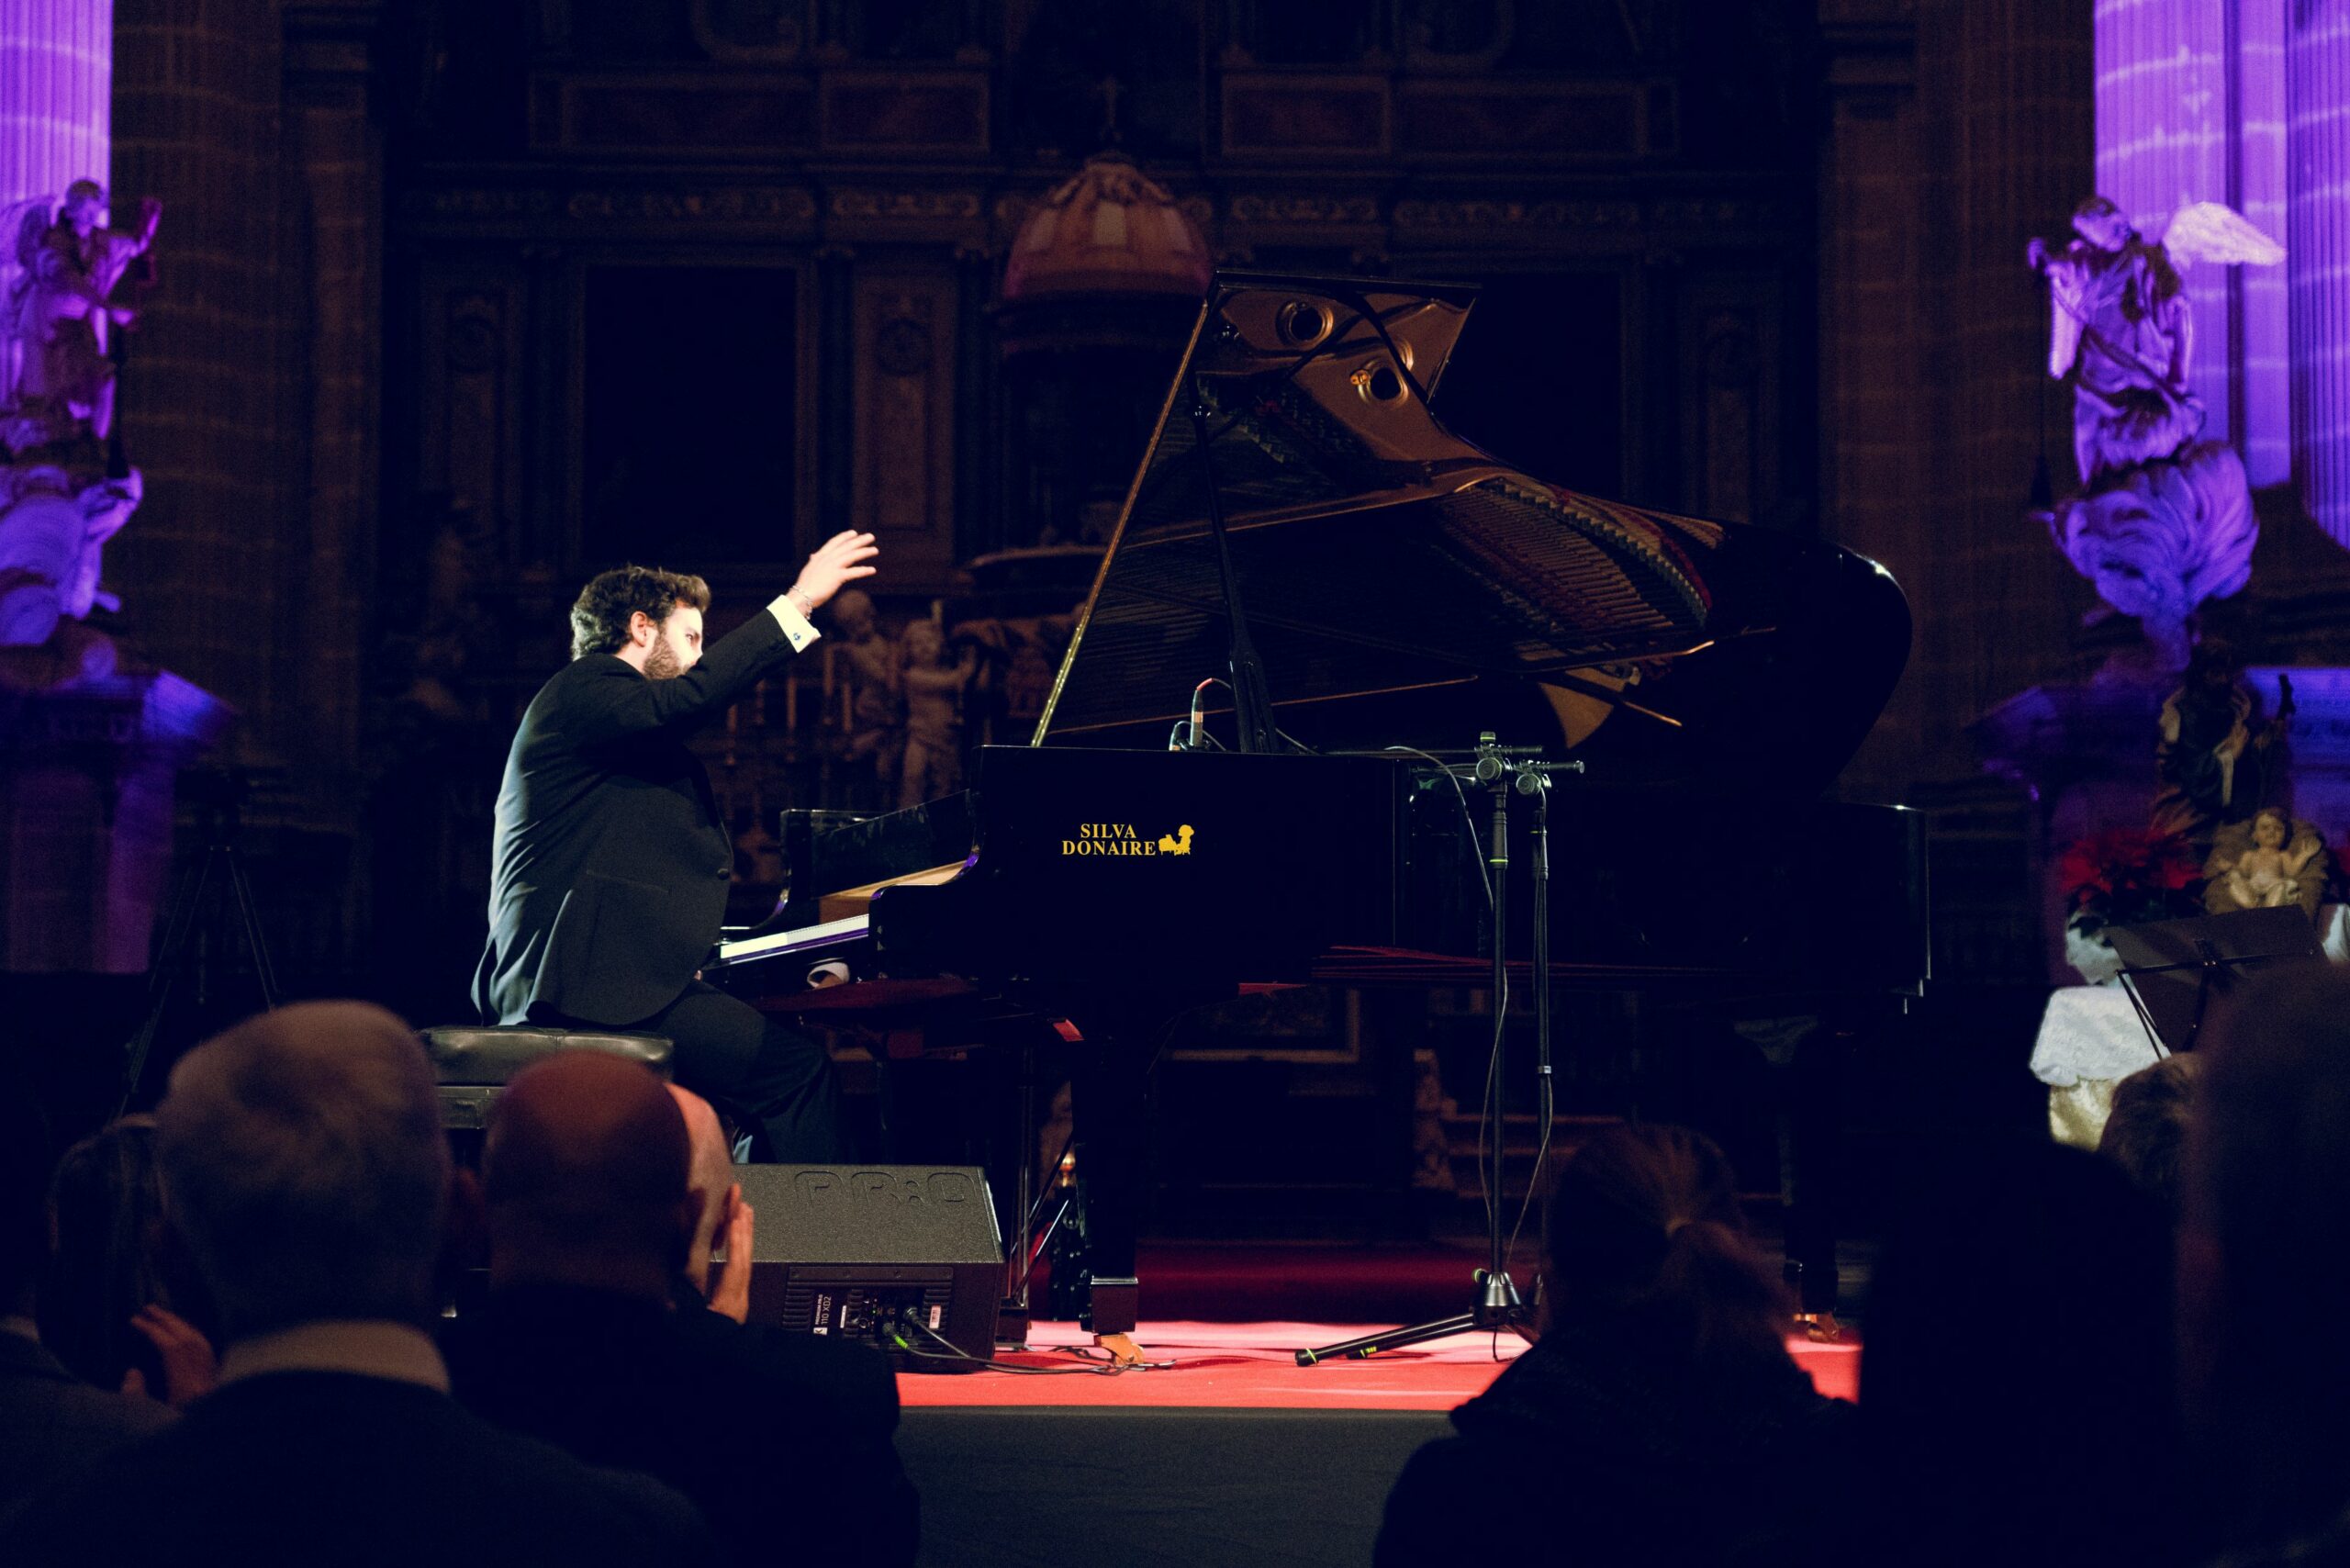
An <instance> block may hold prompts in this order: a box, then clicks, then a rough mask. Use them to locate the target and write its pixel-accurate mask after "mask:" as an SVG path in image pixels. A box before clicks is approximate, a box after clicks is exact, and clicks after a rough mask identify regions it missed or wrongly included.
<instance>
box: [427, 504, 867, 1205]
mask: <svg viewBox="0 0 2350 1568" xmlns="http://www.w3.org/2000/svg"><path fill="white" fill-rule="evenodd" d="M874 554H876V551H875V549H874V545H873V536H872V535H871V534H869V533H853V532H852V533H840V534H835V535H834V537H833V538H832V539H831V540H829V541H827V542H826V543H824V545H823V546H822V548H820V549H819V550H817V552H816V553H815V554H813V555H811V556H810V557H809V558H808V564H807V566H804V567H803V568H801V570H800V577H799V580H798V581H797V582H795V583H794V584H793V585H792V587H791V588H789V590H788V591H787V592H784V593H782V594H779V595H778V596H777V597H776V599H774V600H773V601H772V602H771V603H770V604H768V605H767V608H766V609H765V610H761V611H760V612H759V613H758V614H756V615H754V616H752V617H751V618H750V619H749V620H748V621H746V622H744V623H743V624H742V625H740V626H738V627H736V628H735V629H734V630H733V631H732V632H730V633H727V634H726V635H725V636H723V637H721V638H720V639H719V640H718V641H717V642H715V643H713V644H711V645H710V647H709V649H708V650H707V652H705V651H704V649H703V647H702V612H703V611H704V610H707V609H709V608H710V587H709V585H708V584H707V583H704V582H703V581H702V580H701V579H700V578H699V577H682V576H679V575H677V574H676V573H673V572H658V571H650V570H647V569H646V568H644V567H642V566H622V567H621V568H619V569H618V570H615V571H610V572H606V573H604V574H603V575H602V576H600V577H597V578H596V579H595V580H594V581H592V582H590V583H589V584H588V586H587V588H585V589H584V590H582V591H581V593H580V595H579V601H578V602H577V603H576V604H575V605H573V606H572V610H571V627H572V639H571V663H570V664H569V665H568V666H565V668H563V669H562V670H559V671H557V672H556V674H555V675H554V678H552V679H550V680H549V681H548V682H547V683H546V685H545V686H543V687H542V688H541V689H540V690H539V694H538V695H537V696H536V697H534V698H532V700H531V706H530V708H529V710H528V711H526V712H524V714H523V715H522V724H521V728H520V730H518V731H517V732H516V734H515V736H514V745H513V749H512V751H511V752H509V754H508V756H507V759H506V780H505V783H504V785H503V786H502V787H501V788H500V789H499V790H498V829H497V838H496V844H495V848H494V856H495V866H494V870H493V875H492V880H491V884H490V894H489V946H488V950H487V951H486V952H485V953H484V954H483V955H482V961H481V968H480V969H479V970H478V971H477V972H476V975H475V977H474V1002H475V1005H476V1006H477V1007H478V1008H479V1009H480V1011H481V1014H482V1017H483V1018H484V1019H485V1020H486V1021H488V1022H491V1023H497V1024H554V1025H590V1026H594V1027H599V1028H617V1029H626V1030H632V1031H637V1032H641V1033H644V1034H653V1035H665V1036H668V1037H669V1039H670V1040H671V1041H672V1042H674V1043H675V1046H676V1052H677V1054H676V1062H677V1077H678V1080H679V1081H682V1082H684V1083H686V1084H688V1086H690V1087H692V1088H695V1089H698V1090H699V1091H700V1092H703V1093H705V1094H707V1095H709V1096H711V1098H713V1099H716V1100H720V1101H722V1102H725V1103H728V1104H729V1105H730V1106H731V1107H732V1108H733V1109H734V1110H735V1111H736V1112H737V1113H738V1114H739V1115H741V1116H742V1117H744V1118H746V1119H748V1120H749V1121H751V1122H753V1123H755V1125H756V1126H758V1127H759V1128H760V1129H761V1130H762V1131H763V1132H764V1134H765V1136H766V1138H767V1144H768V1152H769V1154H770V1156H771V1157H772V1158H775V1159H789V1160H806V1161H809V1162H811V1163H822V1162H824V1161H828V1160H834V1159H846V1158H849V1155H850V1151H849V1150H848V1148H846V1146H845V1142H844V1140H843V1137H842V1131H841V1126H840V1108H839V1089H838V1086H837V1084H836V1083H835V1081H834V1075H833V1071H832V1063H831V1062H830V1060H829V1059H828V1058H826V1057H825V1055H824V1053H823V1049H822V1047H820V1046H819V1045H817V1044H816V1043H815V1042H814V1041H812V1040H811V1039H809V1038H807V1037H806V1036H801V1035H798V1034H795V1033H793V1032H792V1031H791V1030H789V1029H787V1028H785V1027H784V1026H783V1025H779V1024H777V1023H775V1022H773V1021H771V1020H769V1019H767V1018H766V1017H765V1016H763V1015H762V1014H759V1013H758V1012H757V1011H756V1010H755V1009H754V1008H753V1007H751V1006H750V1005H749V1004H747V1003H745V1002H740V1001H737V1000H736V999H734V998H733V997H730V996H727V995H726V994H724V993H723V992H722V991H718V990H717V989H716V988H714V987H712V986H710V985H707V984H704V983H703V982H702V981H701V980H699V979H697V978H696V974H695V969H696V966H697V965H699V963H700V962H701V960H702V959H703V958H705V957H706V956H707V955H708V954H709V952H710V950H711V946H712V945H713V944H714V943H716V941H717V940H718V931H719V924H720V922H721V920H722V917H723V916H724V914H725V913H726V884H727V881H728V879H729V878H730V877H731V876H732V875H733V867H734V842H733V835H732V834H729V833H728V832H727V831H726V826H725V824H724V823H722V822H720V821H719V818H718V808H717V802H716V799H715V797H713V796H712V795H711V788H710V777H709V774H708V773H707V772H706V771H705V770H704V768H703V767H702V765H701V762H700V759H699V758H698V757H696V756H694V754H693V752H692V750H691V748H690V747H688V745H687V738H688V736H689V735H690V734H692V732H693V731H694V730H695V729H697V728H699V726H700V725H702V724H704V723H707V722H709V721H711V719H714V718H715V717H717V716H718V715H719V714H721V713H722V712H724V711H726V710H727V709H728V708H729V707H731V706H733V703H734V702H736V701H737V700H740V699H741V698H742V697H744V695H746V694H747V693H748V692H749V691H750V689H751V688H752V687H753V685H754V684H755V683H756V682H757V680H758V679H759V678H760V677H761V676H763V675H765V674H766V673H767V671H768V670H769V669H771V668H773V667H774V666H776V665H777V664H778V663H779V662H780V661H781V660H783V659H785V658H788V657H789V656H790V655H792V654H794V653H796V652H798V651H799V650H800V649H802V648H805V647H807V646H808V644H811V643H812V642H814V641H815V640H816V636H817V633H816V629H815V628H814V627H813V626H812V625H811V624H810V623H809V620H808V618H809V616H811V615H812V614H813V613H815V611H816V610H817V608H818V607H819V606H821V605H822V604H823V603H824V602H825V601H826V600H827V599H831V598H832V597H833V595H834V594H835V593H837V592H839V591H840V589H841V587H842V585H844V584H845V583H848V582H851V581H854V580H855V579H856V578H858V577H870V576H872V574H873V570H874V568H873V567H872V566H868V565H867V564H866V563H867V562H869V561H870V560H871V559H872V558H873V556H874Z"/></svg>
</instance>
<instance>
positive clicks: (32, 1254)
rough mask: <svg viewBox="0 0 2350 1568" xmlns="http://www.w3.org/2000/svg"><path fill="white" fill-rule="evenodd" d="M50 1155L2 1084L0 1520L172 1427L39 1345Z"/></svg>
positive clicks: (29, 1107)
mask: <svg viewBox="0 0 2350 1568" xmlns="http://www.w3.org/2000/svg"><path fill="white" fill-rule="evenodd" d="M49 1157H50V1139H49V1128H48V1126H47V1125H46V1124H45V1122H44V1121H43V1120H42V1118H41V1115H40V1114H39V1110H38V1109H37V1108H36V1105H35V1102H34V1100H33V1097H32V1095H31V1093H30V1092H28V1090H26V1089H25V1087H24V1086H23V1085H21V1084H18V1083H15V1082H7V1081H0V1519H5V1518H6V1516H7V1515H8V1514H9V1513H10V1512H11V1511H12V1510H14V1509H15V1508H16V1507H17V1505H19V1504H21V1503H23V1502H24V1501H25V1500H26V1499H27V1498H29V1497H32V1496H35V1495H39V1494H40V1493H42V1492H45V1491H47V1490H48V1489H49V1488H50V1486H51V1485H53V1484H55V1483H56V1482H57V1481H58V1480H59V1479H60V1478H61V1477H62V1476H63V1475H65V1474H67V1473H70V1472H71V1471H73V1469H75V1468H77V1467H79V1466H81V1465H84V1464H86V1463H88V1462H90V1461H92V1460H94V1459H96V1458H97V1457H98V1456H100V1455H101V1454H105V1453H107V1452H110V1451H112V1450H116V1449H118V1448H121V1447H123V1446H125V1445H126V1444H128V1443H129V1442H132V1441H133V1440H135V1439H139V1438H140V1437H144V1436H145V1435H147V1434H148V1433H150V1432H152V1431H155V1430H157V1429H158V1428H162V1427H163V1426H165V1425H166V1424H168V1423H169V1422H170V1420H171V1418H172V1413H171V1411H170V1410H169V1409H168V1408H166V1407H165V1406H162V1405H159V1404H157V1403H155V1402H154V1401H153V1400H151V1399H148V1398H146V1397H144V1396H143V1395H128V1394H117V1393H115V1392H114V1391H113V1390H112V1389H111V1388H94V1387H92V1386H91V1385H90V1384H89V1383H85V1382H84V1381H83V1380H82V1379H80V1378H77V1377H75V1376H74V1375H73V1372H72V1371H71V1370H70V1369H68V1368H67V1367H66V1365H65V1364H64V1363H63V1362H62V1361H60V1360H58V1358H57V1357H56V1356H54V1355H52V1354H51V1353H50V1351H49V1350H47V1349H46V1348H45V1347H44V1346H43V1345H42V1344H41V1342H40V1339H39V1333H38V1330H37V1328H36V1327H35V1305H36V1304H35V1294H36V1291H35V1287H36V1282H37V1281H39V1278H40V1276H41V1273H42V1270H43V1267H44V1264H45V1262H46V1259H47V1254H48V1250H49V1220H48V1215H47V1210H46V1204H45V1203H44V1193H45V1192H46V1189H47V1187H48V1184H49Z"/></svg>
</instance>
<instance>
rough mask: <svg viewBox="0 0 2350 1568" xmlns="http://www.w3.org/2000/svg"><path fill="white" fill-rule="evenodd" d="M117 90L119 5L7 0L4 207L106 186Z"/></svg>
mask: <svg viewBox="0 0 2350 1568" xmlns="http://www.w3.org/2000/svg"><path fill="white" fill-rule="evenodd" d="M113 92H114V0H0V205H5V204H6V203H8V202H14V201H21V200H23V199H24V198H25V197H27V196H54V195H59V194H62V192H63V191H64V189H65V187H66V186H67V185H71V184H72V183H73V181H75V180H78V179H84V178H88V179H95V180H99V181H104V180H106V178H107V174H106V160H107V157H108V154H109V152H110V151H111V146H110V141H111V138H110V134H109V133H110V131H111V129H112V127H113V124H114V120H113V116H112V112H111V109H112V103H113ZM12 240H13V237H12Z"/></svg>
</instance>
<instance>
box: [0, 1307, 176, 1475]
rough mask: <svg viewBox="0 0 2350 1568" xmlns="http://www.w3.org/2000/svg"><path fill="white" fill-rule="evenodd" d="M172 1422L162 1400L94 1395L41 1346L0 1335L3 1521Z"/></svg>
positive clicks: (104, 1392) (98, 1391)
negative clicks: (90, 1466)
mask: <svg viewBox="0 0 2350 1568" xmlns="http://www.w3.org/2000/svg"><path fill="white" fill-rule="evenodd" d="M172 1416H173V1412H172V1408H171V1406H168V1405H162V1404H159V1403H158V1402H156V1401H155V1400H152V1399H146V1398H141V1397H140V1396H139V1395H137V1394H115V1393H111V1392H109V1391H108V1390H106V1389H103V1388H93V1387H91V1386H90V1385H89V1384H88V1383H84V1382H83V1381H82V1380H81V1379H80V1378H78V1377H75V1376H74V1375H73V1373H72V1372H69V1371H67V1370H66V1366H65V1363H64V1362H63V1361H59V1360H58V1359H57V1358H56V1357H55V1356H53V1355H51V1354H50V1353H49V1351H47V1350H43V1349H42V1348H41V1347H40V1346H39V1344H38V1343H36V1342H35V1341H33V1340H31V1339H28V1338H26V1337H25V1336H23V1335H21V1334H11V1333H8V1332H6V1330H0V1518H5V1517H6V1515H7V1513H8V1512H9V1510H10V1509H12V1508H14V1507H16V1506H17V1505H18V1504H20V1503H22V1502H24V1501H25V1500H26V1499H27V1498H28V1497H31V1496H34V1495H37V1494H39V1493H40V1492H43V1491H46V1490H47V1489H48V1488H49V1487H50V1486H51V1485H52V1484H55V1483H56V1482H57V1481H59V1480H60V1479H62V1478H63V1477H65V1476H68V1475H71V1474H72V1473H73V1472H74V1471H75V1470H77V1469H79V1468H80V1467H81V1466H83V1465H85V1464H88V1463H89V1462H92V1461H93V1460H95V1459H98V1458H99V1457H101V1456H103V1455H105V1454H108V1453H112V1452H113V1451H114V1450H117V1449H120V1448H126V1447H128V1446H129V1445H130V1444H131V1443H134V1442H136V1441H138V1440H139V1439H140V1438H143V1437H146V1436H147V1435H149V1434H150V1433H151V1432H155V1431H159V1430H161V1429H162V1428H164V1427H167V1426H169V1425H171V1422H172Z"/></svg>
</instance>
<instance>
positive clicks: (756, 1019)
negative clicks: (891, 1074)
mask: <svg viewBox="0 0 2350 1568" xmlns="http://www.w3.org/2000/svg"><path fill="white" fill-rule="evenodd" d="M628 1027H629V1029H630V1030H631V1031H632V1032H634V1033H639V1034H646V1035H666V1036H668V1037H669V1039H670V1041H671V1042H672V1044H673V1045H674V1046H675V1047H676V1056H675V1058H674V1066H675V1071H676V1077H677V1082H678V1084H679V1086H681V1087H683V1088H687V1089H690V1090H692V1091H693V1092H695V1093H697V1094H699V1095H700V1096H701V1097H702V1098H703V1099H705V1100H708V1101H709V1102H711V1103H712V1104H714V1105H716V1106H717V1107H718V1108H719V1109H721V1110H722V1111H724V1112H726V1113H727V1114H730V1115H732V1116H733V1119H734V1121H735V1123H736V1125H737V1126H742V1127H744V1129H745V1130H748V1131H751V1132H753V1133H755V1134H757V1135H759V1136H758V1137H755V1139H754V1140H753V1141H754V1148H756V1146H757V1145H758V1144H759V1143H764V1144H765V1145H766V1148H765V1150H764V1151H763V1152H764V1153H765V1154H766V1157H767V1159H771V1160H774V1161H776V1162H777V1163H778V1164H785V1165H831V1164H837V1163H840V1162H843V1161H846V1160H851V1159H856V1150H855V1149H853V1148H851V1147H850V1140H849V1137H848V1130H847V1126H846V1123H845V1118H844V1116H843V1114H842V1112H841V1086H840V1074H839V1073H838V1072H837V1071H835V1070H834V1067H833V1059H832V1058H830V1057H829V1056H826V1055H825V1054H824V1047H822V1046H821V1045H819V1044H817V1043H816V1042H815V1041H814V1040H812V1039H810V1038H809V1037H808V1036H805V1035H802V1034H800V1033H799V1032H798V1031H797V1030H793V1029H788V1028H786V1027H784V1025H781V1024H778V1023H777V1022H776V1021H775V1020H774V1019H773V1018H770V1017H768V1016H767V1014H764V1013H761V1012H760V1011H759V1010H758V1009H757V1008H755V1007H753V1006H752V1005H751V1004H750V1003H749V1002H744V1001H742V1000H740V999H739V998H736V997H732V996H729V995H727V994H726V993H725V992H724V991H720V990H719V989H718V988H717V987H715V986H712V985H709V984H706V983H704V982H703V981H701V980H695V981H694V982H693V983H692V984H690V985H688V986H687V987H686V991H685V994H684V995H682V996H680V997H678V998H677V1001H675V1002H671V1003H669V1005H668V1006H666V1007H665V1008H663V1009H662V1010H661V1011H660V1012H658V1013H655V1014H654V1015H653V1016H652V1017H650V1018H646V1019H643V1020H642V1021H641V1022H638V1023H634V1024H631V1025H628Z"/></svg>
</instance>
